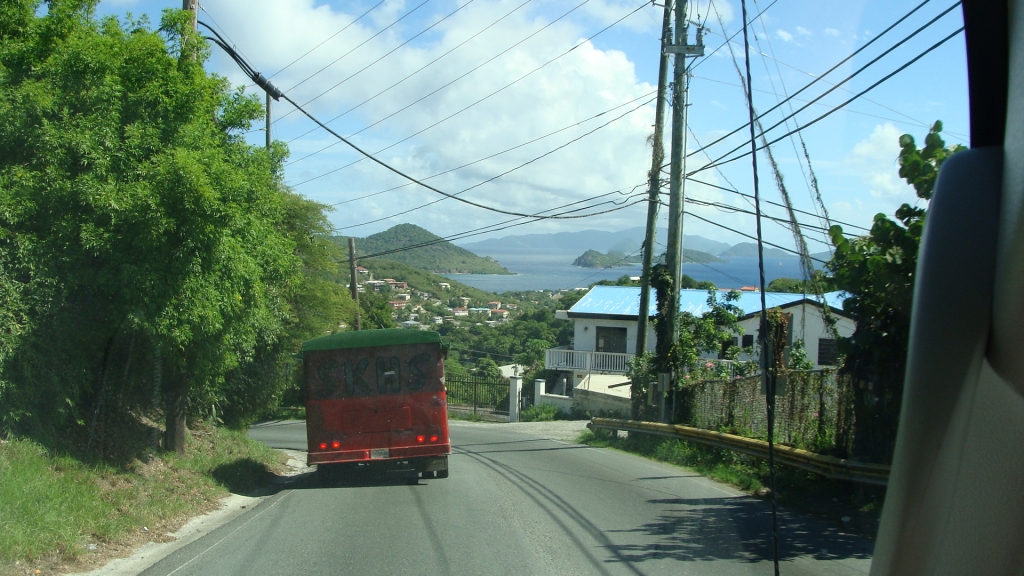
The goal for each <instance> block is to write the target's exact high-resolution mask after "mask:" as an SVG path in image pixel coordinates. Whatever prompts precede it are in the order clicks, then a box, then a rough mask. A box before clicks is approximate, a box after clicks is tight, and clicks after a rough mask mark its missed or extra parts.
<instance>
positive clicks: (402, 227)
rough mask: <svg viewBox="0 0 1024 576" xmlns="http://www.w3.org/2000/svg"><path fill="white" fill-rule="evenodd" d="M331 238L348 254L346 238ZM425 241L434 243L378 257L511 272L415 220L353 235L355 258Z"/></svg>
mask: <svg viewBox="0 0 1024 576" xmlns="http://www.w3.org/2000/svg"><path fill="white" fill-rule="evenodd" d="M334 240H335V242H337V243H338V244H339V245H340V246H341V247H342V249H343V250H344V251H345V252H346V254H347V253H348V238H346V237H342V236H335V237H334ZM427 242H434V243H433V244H430V245H428V246H423V247H421V248H413V249H410V250H403V251H401V252H393V253H391V254H386V255H383V256H381V257H382V258H387V259H388V260H394V261H396V262H401V263H403V264H407V265H409V266H412V267H413V268H418V269H420V270H426V271H427V272H434V273H436V274H512V272H509V271H508V269H506V268H504V267H503V266H502V265H501V264H498V262H497V261H495V260H494V259H493V258H484V257H480V256H477V255H476V254H473V253H472V252H470V251H469V250H466V249H465V248H459V247H458V246H456V245H454V244H452V243H451V242H447V241H443V240H442V239H441V237H440V236H437V235H435V234H432V233H430V232H428V231H427V230H424V229H423V228H420V227H419V226H416V225H415V224H399V225H398V226H394V227H392V228H389V229H387V230H385V231H383V232H378V233H377V234H373V235H371V236H367V237H366V238H356V259H359V258H360V257H363V256H372V255H373V254H377V253H380V252H386V251H388V250H394V249H396V248H405V247H407V246H415V245H418V244H423V243H427Z"/></svg>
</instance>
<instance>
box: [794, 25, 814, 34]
mask: <svg viewBox="0 0 1024 576" xmlns="http://www.w3.org/2000/svg"><path fill="white" fill-rule="evenodd" d="M796 33H797V34H799V35H801V36H811V31H810V30H808V29H807V28H804V27H803V26H797V27H796Z"/></svg>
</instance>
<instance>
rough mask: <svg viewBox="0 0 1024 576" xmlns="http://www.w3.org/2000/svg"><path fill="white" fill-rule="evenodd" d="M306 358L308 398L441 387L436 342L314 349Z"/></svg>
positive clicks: (438, 352)
mask: <svg viewBox="0 0 1024 576" xmlns="http://www.w3.org/2000/svg"><path fill="white" fill-rule="evenodd" d="M304 358H305V366H304V369H305V372H306V398H307V399H308V400H326V399H339V398H367V397H374V396H387V395H392V394H411V393H417V392H437V391H440V390H441V389H442V384H441V377H442V375H443V374H444V368H443V364H442V362H443V360H442V358H441V351H440V348H439V347H438V346H437V345H436V344H415V345H403V346H380V347H371V348H348V349H340V350H315V351H310V352H306V353H305V354H304Z"/></svg>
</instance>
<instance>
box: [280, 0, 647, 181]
mask: <svg viewBox="0 0 1024 576" xmlns="http://www.w3.org/2000/svg"><path fill="white" fill-rule="evenodd" d="M589 1H590V0H584V1H583V2H582V3H581V4H579V5H578V6H576V8H579V6H582V5H583V4H586V3H587V2H589ZM646 6H647V5H646V4H643V5H641V6H640V7H638V8H636V9H635V10H633V11H631V12H629V13H628V14H626V15H625V16H623V17H622V18H619V19H618V20H616V21H615V22H612V23H611V24H609V25H608V26H605V27H604V28H603V29H601V30H600V31H598V32H597V33H596V34H593V35H592V36H590V37H589V38H587V39H586V40H584V41H583V42H580V43H578V44H576V45H574V46H573V47H572V48H570V49H568V50H566V51H565V52H563V53H561V54H559V55H558V56H555V57H554V58H552V59H550V60H548V61H547V62H545V63H543V64H541V65H540V66H538V67H536V68H534V69H533V70H531V71H529V72H527V73H526V74H524V75H522V76H520V77H519V78H516V79H515V80H513V81H512V82H510V83H508V84H506V85H504V86H502V87H501V88H498V89H497V90H495V91H494V92H491V93H490V94H488V95H486V96H484V97H483V98H480V99H479V100H477V101H475V102H473V103H472V104H470V105H468V106H466V107H464V108H462V109H460V110H458V111H456V112H453V113H452V114H449V115H448V116H445V117H444V118H442V119H440V120H438V121H437V122H434V123H433V124H431V125H429V126H427V127H425V128H423V129H421V130H419V131H417V132H414V133H412V134H410V135H408V136H406V137H405V138H403V139H401V140H399V141H398V142H395V143H393V144H391V145H389V146H386V147H384V148H381V149H380V150H378V151H377V152H374V154H379V153H381V152H384V151H385V150H388V149H390V148H393V147H395V146H398V145H399V144H401V143H403V142H405V141H406V140H409V139H410V138H413V137H415V136H418V135H420V134H422V133H424V132H426V131H427V130H430V129H431V128H434V127H435V126H438V125H440V124H442V123H443V122H447V121H448V120H450V119H452V118H454V117H455V116H458V115H459V114H462V113H463V112H465V111H466V110H469V109H470V108H472V107H474V106H476V105H477V104H480V103H481V102H483V101H485V100H487V99H489V98H491V97H492V96H495V95H496V94H498V93H500V92H503V91H504V90H506V89H508V88H510V87H511V86H513V85H515V84H517V83H519V82H520V81H521V80H524V79H525V78H527V77H528V76H531V75H532V74H534V73H535V72H538V71H539V70H541V69H543V68H545V67H546V66H548V65H549V64H551V63H552V62H554V61H556V60H558V59H559V58H562V57H563V56H565V55H567V54H569V53H570V52H572V51H573V50H575V49H576V48H579V47H580V46H583V45H584V44H586V43H587V42H589V41H590V40H593V39H594V38H596V37H597V36H599V35H601V34H603V33H604V32H606V31H607V30H608V29H610V28H611V27H612V26H615V25H616V24H618V23H619V22H622V21H623V20H625V19H626V18H629V17H630V16H632V15H633V14H636V13H637V12H639V11H640V10H642V9H643V8H645V7H646ZM576 8H573V10H575V9H576ZM566 14H568V12H567V13H566ZM563 16H565V15H563ZM553 23H554V22H552V24H553ZM549 25H550V24H549ZM542 30H543V28H542ZM538 32H539V30H538ZM525 40H526V39H524V40H523V41H525ZM499 56H500V54H499ZM492 60H493V58H492ZM487 62H490V60H488V61H487ZM487 62H484V64H486V63H487ZM484 64H481V65H480V66H483V65H484ZM480 66H477V67H476V68H474V69H473V70H476V69H477V68H479V67H480ZM473 70H470V71H469V72H467V73H466V74H463V75H462V76H460V77H459V78H456V79H455V80H452V81H451V82H449V83H448V84H445V85H444V86H441V87H440V88H438V89H437V90H434V91H433V92H431V93H429V94H427V95H426V96H423V97H422V98H420V99H418V100H416V101H415V102H412V103H411V104H409V105H407V106H405V107H404V108H401V109H399V110H397V111H395V112H393V113H391V114H389V115H388V116H385V117H384V118H381V119H380V120H378V121H376V122H374V123H373V124H370V125H369V126H366V127H364V128H363V129H361V130H359V131H357V132H354V133H353V134H352V135H351V136H356V135H357V134H361V133H362V132H365V131H366V130H369V129H370V128H372V127H374V126H376V125H377V124H380V123H381V122H383V121H385V120H387V119H388V118H391V117H393V116H395V115H396V114H398V113H400V112H402V111H404V110H407V109H409V108H410V107H411V106H413V105H415V104H416V103H417V102H420V101H421V100H423V99H424V98H427V97H429V96H431V95H433V94H435V93H437V92H439V91H440V90H442V89H444V88H445V87H447V86H449V85H451V84H452V83H454V82H456V81H458V80H459V79H461V78H463V77H465V76H466V75H468V74H470V73H471V72H473ZM317 123H318V124H320V125H321V127H322V128H324V129H327V127H326V126H325V125H324V124H322V123H320V122H317ZM331 133H332V134H334V135H335V136H337V137H338V138H339V139H341V136H338V135H337V134H336V133H334V132H333V131H332V132H331ZM351 136H350V137H351ZM342 141H343V142H347V141H346V140H344V139H342ZM336 145H337V143H335V144H331V145H328V146H325V147H324V148H321V149H320V150H318V151H317V152H315V153H314V154H319V153H320V152H323V151H324V150H326V149H328V148H331V147H333V146H336ZM312 155H313V154H310V155H307V156H305V157H303V158H302V159H303V160H304V159H306V158H309V157H310V156H312ZM361 161H362V159H359V160H356V161H354V162H351V163H349V164H346V165H345V166H342V167H340V168H335V169H334V170H331V171H329V172H325V173H324V174H321V175H319V176H316V177H314V178H310V179H309V180H305V181H303V182H301V183H300V184H297V185H296V186H298V185H301V184H305V183H306V182H310V181H312V180H316V179H317V178H322V177H324V176H327V175H328V174H333V173H335V172H337V171H339V170H343V169H345V168H348V167H349V166H352V165H354V164H357V163H359V162H361ZM296 162H297V161H296ZM294 163H295V162H290V163H289V165H290V164H294Z"/></svg>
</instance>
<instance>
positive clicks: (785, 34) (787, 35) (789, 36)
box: [775, 28, 793, 42]
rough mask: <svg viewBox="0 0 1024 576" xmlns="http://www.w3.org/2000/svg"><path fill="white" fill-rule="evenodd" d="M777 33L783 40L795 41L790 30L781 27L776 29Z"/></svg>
mask: <svg viewBox="0 0 1024 576" xmlns="http://www.w3.org/2000/svg"><path fill="white" fill-rule="evenodd" d="M775 35H776V36H778V37H779V39H780V40H782V41H783V42H792V41H793V35H792V34H790V33H789V32H786V31H785V30H783V29H781V28H779V29H778V30H776V31H775Z"/></svg>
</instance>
